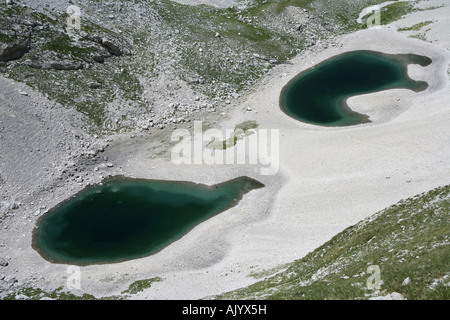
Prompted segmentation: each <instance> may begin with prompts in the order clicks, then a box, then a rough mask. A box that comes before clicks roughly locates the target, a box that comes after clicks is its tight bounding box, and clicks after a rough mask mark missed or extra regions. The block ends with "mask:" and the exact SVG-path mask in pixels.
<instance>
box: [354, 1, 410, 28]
mask: <svg viewBox="0 0 450 320" xmlns="http://www.w3.org/2000/svg"><path fill="white" fill-rule="evenodd" d="M376 2H377V3H374V4H379V3H382V2H384V1H376ZM416 10H417V9H415V7H414V4H413V3H411V2H408V1H398V2H395V3H392V4H390V5H387V6H385V7H383V8H381V10H380V18H381V21H380V23H381V25H387V24H390V23H392V22H394V21H397V20H399V19H401V18H402V17H403V16H404V15H406V14H408V13H411V12H413V11H416ZM373 14H374V13H373V12H372V13H369V14H367V15H366V16H364V17H363V18H362V21H363V22H365V21H367V19H368V18H369V17H370V16H371V15H373ZM360 28H362V29H366V28H367V24H366V23H363V24H362V25H360Z"/></svg>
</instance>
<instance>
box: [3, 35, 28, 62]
mask: <svg viewBox="0 0 450 320" xmlns="http://www.w3.org/2000/svg"><path fill="white" fill-rule="evenodd" d="M29 50H30V41H29V39H26V40H16V41H14V42H12V43H0V61H9V60H14V59H19V58H21V57H22V56H23V55H24V54H25V53H27V52H28V51H29Z"/></svg>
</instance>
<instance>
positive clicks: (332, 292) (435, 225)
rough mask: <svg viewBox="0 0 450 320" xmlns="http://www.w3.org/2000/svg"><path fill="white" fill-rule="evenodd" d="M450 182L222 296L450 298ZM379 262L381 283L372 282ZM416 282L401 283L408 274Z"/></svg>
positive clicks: (250, 297)
mask: <svg viewBox="0 0 450 320" xmlns="http://www.w3.org/2000/svg"><path fill="white" fill-rule="evenodd" d="M449 244H450V186H446V187H441V188H437V189H435V190H432V191H430V192H428V193H424V194H421V195H418V196H416V197H413V198H411V199H407V200H404V201H401V202H399V203H398V204H396V205H393V206H392V207H390V208H388V209H385V210H384V211H382V212H380V213H378V214H376V215H374V216H373V217H371V218H369V219H366V220H364V221H361V222H360V223H358V224H357V225H355V226H352V227H350V228H348V229H346V230H345V231H343V232H341V233H340V234H338V235H336V236H335V237H334V238H333V239H331V240H330V241H328V242H327V243H325V244H324V245H323V246H321V247H319V248H318V249H316V250H315V251H314V252H312V253H310V254H308V255H307V256H305V257H304V258H302V259H300V260H297V261H295V262H293V263H291V264H288V265H287V266H286V269H285V270H284V271H282V272H280V273H277V274H276V275H272V276H269V277H266V278H265V279H264V280H262V281H260V282H257V283H256V284H254V285H251V286H249V287H247V288H242V289H239V290H236V291H233V292H229V293H225V294H223V295H220V296H217V297H216V298H218V299H320V300H322V299H367V298H368V297H370V296H374V295H375V296H376V295H386V294H389V293H392V292H399V293H401V294H403V295H404V297H405V298H407V299H443V300H447V299H450V282H449V281H450V277H449V276H450V247H449ZM371 265H378V266H379V267H380V271H381V274H380V276H381V280H382V281H383V282H382V285H381V289H380V290H378V291H374V290H373V289H368V288H367V280H368V279H369V277H370V276H371V275H372V274H371V273H368V270H367V269H368V267H369V266H371ZM408 277H409V278H410V279H411V283H410V284H409V285H406V286H402V283H403V281H404V280H405V279H406V278H408Z"/></svg>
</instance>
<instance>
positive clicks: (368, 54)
mask: <svg viewBox="0 0 450 320" xmlns="http://www.w3.org/2000/svg"><path fill="white" fill-rule="evenodd" d="M431 62H432V61H431V59H430V58H428V57H425V56H420V55H415V54H397V55H394V54H385V53H380V52H374V51H352V52H348V53H344V54H341V55H338V56H335V57H333V58H331V59H328V60H326V61H324V62H322V63H320V64H318V65H316V66H314V67H312V68H310V69H308V70H305V71H304V72H302V73H300V74H299V75H297V76H296V77H295V78H294V79H292V80H291V81H290V82H289V83H288V84H287V85H286V86H285V87H284V88H283V90H282V92H281V96H280V108H281V110H282V111H283V112H285V113H286V114H287V115H289V116H291V117H292V118H295V119H297V120H299V121H302V122H306V123H311V124H315V125H321V126H350V125H357V124H361V123H367V122H370V120H369V118H368V116H367V115H363V114H360V113H357V112H354V111H352V110H351V109H350V108H349V107H348V106H347V103H346V101H347V99H348V98H349V97H352V96H355V95H361V94H366V93H372V92H378V91H382V90H388V89H400V88H402V89H409V90H413V91H415V92H420V91H423V90H425V89H426V88H427V87H428V84H427V83H426V82H424V81H415V80H412V79H411V78H410V77H409V76H408V65H409V64H419V65H420V66H422V67H425V66H427V65H429V64H431Z"/></svg>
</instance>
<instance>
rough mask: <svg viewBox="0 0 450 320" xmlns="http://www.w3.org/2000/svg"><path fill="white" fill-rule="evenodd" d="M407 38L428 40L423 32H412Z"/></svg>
mask: <svg viewBox="0 0 450 320" xmlns="http://www.w3.org/2000/svg"><path fill="white" fill-rule="evenodd" d="M409 38H415V39H419V40H422V41H428V39H427V36H426V35H425V34H424V33H418V34H413V35H411V36H409Z"/></svg>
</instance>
